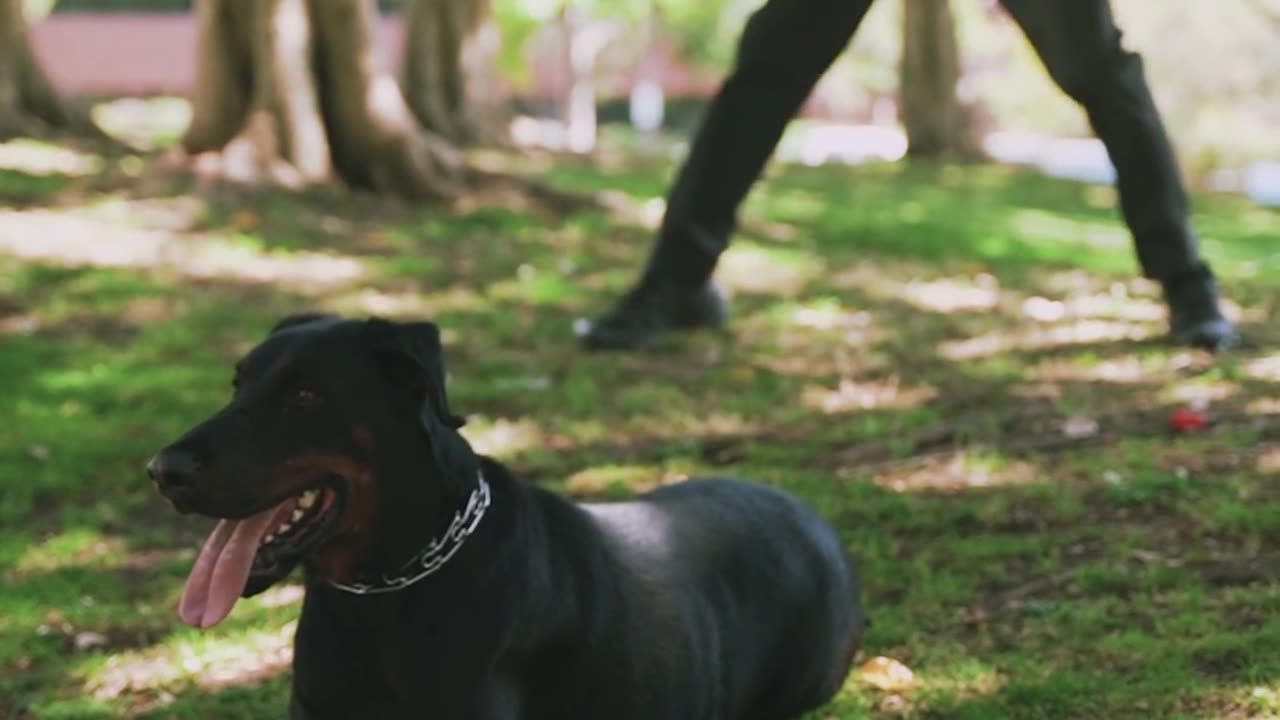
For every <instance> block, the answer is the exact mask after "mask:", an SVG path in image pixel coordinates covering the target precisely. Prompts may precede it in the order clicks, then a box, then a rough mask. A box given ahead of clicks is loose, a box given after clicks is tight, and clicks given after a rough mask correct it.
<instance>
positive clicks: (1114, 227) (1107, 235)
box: [1008, 209, 1131, 252]
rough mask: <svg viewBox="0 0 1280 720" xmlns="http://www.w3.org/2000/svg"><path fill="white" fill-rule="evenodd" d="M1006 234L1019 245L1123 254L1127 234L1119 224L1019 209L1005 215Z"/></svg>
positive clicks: (1126, 242) (1117, 222)
mask: <svg viewBox="0 0 1280 720" xmlns="http://www.w3.org/2000/svg"><path fill="white" fill-rule="evenodd" d="M1008 226H1009V230H1010V231H1011V233H1012V234H1013V236H1014V237H1017V238H1020V240H1021V241H1023V242H1028V243H1037V242H1070V243H1076V244H1080V245H1084V246H1088V247H1092V248H1099V249H1105V250H1114V251H1118V252H1123V251H1127V250H1128V249H1129V245H1130V243H1131V240H1130V236H1129V231H1128V230H1126V229H1125V227H1124V225H1123V224H1121V223H1120V222H1119V220H1115V221H1111V222H1099V221H1093V220H1080V219H1072V218H1068V217H1065V216H1063V215H1060V214H1057V213H1052V212H1047V211H1044V210H1032V209H1022V210H1013V211H1012V212H1010V213H1009V220H1008Z"/></svg>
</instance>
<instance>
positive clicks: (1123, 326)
mask: <svg viewBox="0 0 1280 720" xmlns="http://www.w3.org/2000/svg"><path fill="white" fill-rule="evenodd" d="M1156 335H1157V332H1156V331H1155V330H1154V329H1152V328H1151V327H1150V326H1147V325H1140V324H1134V323H1127V322H1117V321H1108V320H1077V321H1075V322H1070V323H1064V324H1060V325H1053V326H1049V327H1031V328H1021V329H1019V330H1015V331H1003V332H989V333H985V334H983V335H978V336H976V337H971V338H966V339H964V340H946V341H943V342H941V343H939V344H938V354H939V355H940V356H942V357H944V358H947V359H948V360H953V361H956V362H965V361H970V360H978V359H981V358H989V357H993V356H996V355H1002V354H1005V353H1009V352H1015V351H1035V350H1046V349H1056V348H1069V347H1071V346H1073V345H1089V344H1094V343H1106V342H1137V341H1141V340H1146V339H1149V338H1152V337H1155V336H1156Z"/></svg>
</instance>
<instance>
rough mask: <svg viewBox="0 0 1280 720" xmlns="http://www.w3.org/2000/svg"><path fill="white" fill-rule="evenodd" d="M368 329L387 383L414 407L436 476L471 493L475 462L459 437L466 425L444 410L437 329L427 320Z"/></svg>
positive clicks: (379, 323)
mask: <svg viewBox="0 0 1280 720" xmlns="http://www.w3.org/2000/svg"><path fill="white" fill-rule="evenodd" d="M368 328H369V330H370V332H371V334H372V335H373V342H374V344H375V345H374V346H375V348H376V349H377V351H378V355H379V356H380V358H381V360H382V362H383V364H384V366H385V367H386V371H387V373H388V375H389V377H390V379H391V380H392V382H394V383H397V385H398V386H403V387H404V389H405V391H406V392H408V393H411V397H413V398H414V399H415V402H416V403H417V404H418V407H417V415H418V420H419V422H420V423H421V424H422V428H423V430H425V431H426V433H427V438H428V440H429V442H430V445H431V452H432V455H433V456H434V457H435V461H436V465H437V470H438V471H439V472H440V475H441V477H442V478H444V480H445V482H446V484H447V485H448V486H449V487H450V488H451V489H453V490H456V491H458V492H459V493H461V494H464V495H465V494H466V493H469V492H471V489H472V488H473V487H475V483H476V470H477V467H478V462H477V459H476V456H475V452H474V451H472V449H471V445H470V444H468V443H467V441H466V438H464V437H462V435H461V434H459V433H458V428H460V427H462V426H463V425H464V424H465V423H466V421H465V420H464V419H463V418H461V417H459V416H457V415H454V414H453V412H452V411H451V410H450V409H449V396H448V393H447V392H446V389H445V369H444V349H443V347H442V346H441V343H440V328H438V327H436V325H435V324H434V323H430V322H409V323H396V322H390V321H387V320H382V319H379V318H374V319H371V320H369V321H368Z"/></svg>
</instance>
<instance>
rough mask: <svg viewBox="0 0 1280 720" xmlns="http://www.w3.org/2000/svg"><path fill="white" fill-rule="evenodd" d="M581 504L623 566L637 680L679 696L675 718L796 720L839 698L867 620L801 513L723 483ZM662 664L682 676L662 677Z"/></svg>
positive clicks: (839, 564) (762, 491) (852, 579)
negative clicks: (686, 703)
mask: <svg viewBox="0 0 1280 720" xmlns="http://www.w3.org/2000/svg"><path fill="white" fill-rule="evenodd" d="M581 507H583V508H584V509H585V510H586V511H587V512H588V514H589V515H590V516H591V517H592V519H593V520H594V523H595V525H596V526H597V527H599V528H600V530H601V533H602V535H603V537H604V538H605V540H606V545H607V546H608V547H609V548H610V549H611V551H612V552H611V554H612V555H613V556H614V558H615V559H616V561H617V562H618V563H619V564H620V565H621V567H622V568H623V569H624V573H623V575H622V577H624V578H625V580H624V581H623V583H622V586H621V592H623V593H625V594H626V597H624V598H622V599H621V604H622V607H624V608H625V611H624V613H623V614H624V616H625V618H622V619H623V620H624V622H622V623H620V626H621V628H622V629H621V630H620V633H623V634H626V635H630V636H631V637H628V638H618V640H621V641H624V642H627V643H628V645H627V646H626V647H628V648H635V649H637V650H636V651H637V652H641V653H644V652H645V650H643V649H647V650H648V656H647V657H645V656H644V655H643V654H642V655H641V656H640V657H637V658H635V663H636V664H637V666H636V667H635V668H634V670H635V671H637V672H639V673H640V674H641V675H642V676H643V675H646V674H648V673H650V672H651V673H652V678H651V680H652V682H654V683H659V684H662V685H664V687H662V688H655V689H654V690H655V693H661V695H663V696H665V697H667V698H672V697H678V698H688V699H689V700H690V702H691V703H692V704H691V706H689V707H686V708H680V710H683V711H684V712H687V713H689V714H688V715H682V716H688V717H713V718H726V719H728V720H776V719H780V718H788V717H794V716H796V715H798V714H800V713H801V712H804V711H806V710H809V709H812V708H815V707H818V706H820V705H822V704H823V703H825V702H827V701H828V700H830V699H831V697H832V695H834V693H835V692H836V691H837V690H838V689H839V687H840V685H841V683H842V682H843V680H844V678H845V676H846V674H847V672H848V667H849V662H850V660H851V658H852V655H853V652H854V651H855V650H856V648H857V644H858V642H859V641H860V639H861V635H862V631H863V628H864V625H865V618H864V617H863V614H862V609H861V604H860V599H859V589H858V580H857V577H856V576H855V574H854V570H853V567H852V564H851V563H850V562H849V560H848V558H847V556H846V555H845V552H844V549H843V547H842V545H841V542H840V540H839V538H838V537H837V535H836V534H835V532H834V531H833V530H832V529H831V527H830V526H829V525H828V524H827V523H826V522H824V521H823V520H822V519H821V518H820V517H819V516H818V515H817V514H816V513H815V512H813V511H812V510H811V509H809V508H808V507H806V506H805V505H803V504H802V503H800V502H798V501H797V500H795V499H793V498H792V497H790V496H789V495H786V494H785V493H782V492H780V491H778V490H776V489H774V488H770V487H767V486H763V485H757V484H754V483H748V482H743V481H740V480H734V479H728V478H703V479H695V480H689V481H686V482H683V483H680V484H677V485H672V486H668V487H664V488H662V489H659V490H656V491H654V492H651V493H648V494H646V495H643V496H640V497H639V498H637V499H635V500H633V501H630V502H621V503H601V504H584V505H582V506H581ZM624 652H625V651H624ZM646 666H647V667H646ZM672 666H675V667H682V668H685V669H686V670H685V674H684V675H683V676H682V677H680V678H677V679H673V678H671V677H669V676H665V675H666V673H665V672H664V669H665V668H668V667H672ZM690 669H691V670H692V671H691V672H690V671H689V670H690ZM640 679H641V680H642V682H641V685H642V686H645V685H648V683H647V682H644V680H647V679H648V678H643V677H642V678H640ZM634 680H635V678H633V681H634ZM671 682H676V683H679V684H682V685H686V686H687V687H683V688H679V689H676V688H672V687H670V685H669V684H670V683H671ZM665 709H666V710H667V711H674V710H677V708H669V707H668V708H665Z"/></svg>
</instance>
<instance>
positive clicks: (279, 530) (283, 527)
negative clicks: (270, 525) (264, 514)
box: [276, 523, 293, 535]
mask: <svg viewBox="0 0 1280 720" xmlns="http://www.w3.org/2000/svg"><path fill="white" fill-rule="evenodd" d="M292 529H293V526H292V525H290V524H289V523H285V524H283V525H281V526H280V527H278V528H276V532H277V533H279V534H280V535H283V534H285V533H287V532H289V531H290V530H292Z"/></svg>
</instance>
